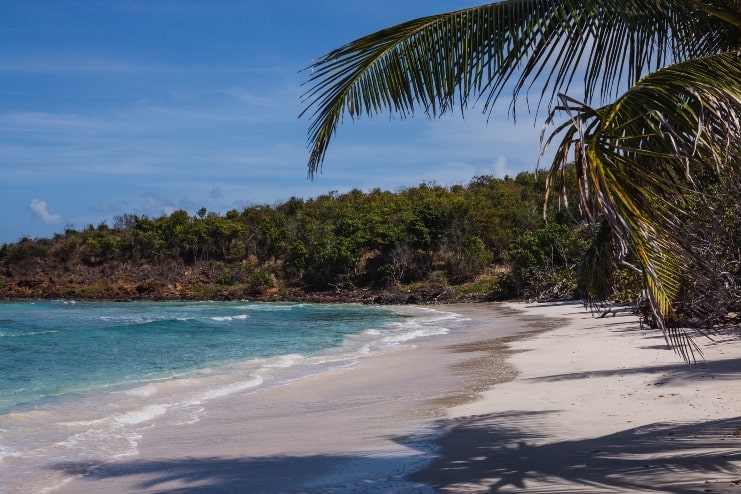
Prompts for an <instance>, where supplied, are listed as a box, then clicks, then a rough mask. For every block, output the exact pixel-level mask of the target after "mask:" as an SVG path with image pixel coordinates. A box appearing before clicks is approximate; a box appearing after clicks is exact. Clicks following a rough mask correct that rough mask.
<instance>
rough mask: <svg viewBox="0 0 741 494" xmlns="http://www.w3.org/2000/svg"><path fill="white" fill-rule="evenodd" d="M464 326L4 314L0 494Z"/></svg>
mask: <svg viewBox="0 0 741 494" xmlns="http://www.w3.org/2000/svg"><path fill="white" fill-rule="evenodd" d="M460 319H461V318H460V316H458V315H456V314H453V313H450V312H442V311H437V310H433V309H428V308H422V307H404V308H385V307H377V306H362V305H312V304H287V303H286V304H281V303H251V302H246V301H242V302H73V301H44V302H41V301H39V302H6V303H0V486H4V487H3V488H2V489H3V492H49V491H51V490H53V488H54V487H55V486H57V485H60V484H61V483H63V482H65V481H66V480H67V479H65V478H64V477H63V476H61V474H60V470H59V469H57V470H53V469H49V468H41V465H49V464H58V465H63V464H65V463H67V464H72V463H75V464H82V463H84V462H90V460H91V458H95V459H96V461H110V460H114V459H117V458H122V457H127V456H131V457H135V456H136V454H137V443H138V441H139V440H140V439H141V437H142V436H143V435H144V434H146V431H147V429H148V428H150V427H153V426H154V424H155V423H157V422H164V423H166V424H168V425H176V426H177V425H181V424H182V425H184V424H192V423H195V422H198V421H199V419H200V417H201V416H202V414H203V413H205V411H206V410H207V407H208V406H209V405H210V404H212V403H215V402H216V401H217V400H218V399H220V398H223V397H227V396H230V395H235V394H244V393H256V392H259V391H260V390H262V389H266V388H269V387H274V386H280V385H282V384H285V383H288V382H291V381H293V380H295V379H300V378H303V377H306V376H311V375H315V374H320V373H324V372H328V371H331V370H333V369H338V368H342V367H348V366H353V365H355V364H356V363H357V362H358V360H359V359H362V358H365V357H367V356H370V355H372V354H374V353H376V352H379V351H382V350H384V349H389V348H392V347H394V346H398V345H401V344H407V343H408V342H411V341H413V340H414V339H416V338H422V337H430V336H435V335H440V334H446V333H448V332H449V330H450V328H451V327H452V326H454V325H455V324H456V320H460ZM96 466H97V465H96V464H95V462H92V463H90V464H89V468H90V469H94V468H96ZM80 473H84V472H80Z"/></svg>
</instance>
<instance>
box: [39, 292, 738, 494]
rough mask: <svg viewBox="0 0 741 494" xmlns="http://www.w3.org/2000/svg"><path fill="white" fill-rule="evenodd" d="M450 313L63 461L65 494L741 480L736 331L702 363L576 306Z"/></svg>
mask: <svg viewBox="0 0 741 494" xmlns="http://www.w3.org/2000/svg"><path fill="white" fill-rule="evenodd" d="M515 309H516V310H515ZM440 310H445V311H452V312H457V313H459V314H463V315H464V316H466V317H469V318H471V319H472V320H473V321H472V322H469V323H467V325H466V328H465V329H464V330H461V331H458V330H455V331H452V332H451V333H450V334H448V335H444V336H436V337H430V338H426V339H421V340H414V341H413V342H411V344H410V345H408V346H406V347H403V348H399V349H396V350H394V351H389V352H386V353H381V354H377V355H374V356H372V357H370V358H367V359H365V360H362V361H361V362H360V363H359V364H358V365H357V366H355V367H353V368H349V369H341V370H336V371H332V372H329V373H326V374H322V375H317V376H312V377H307V378H304V379H300V380H298V381H294V382H292V383H289V384H285V385H282V386H279V387H276V388H273V389H267V390H264V391H260V392H257V393H252V394H243V395H232V396H229V397H226V398H224V399H222V400H215V401H213V402H211V403H210V404H209V408H208V410H207V411H206V412H205V414H204V415H203V416H202V418H201V420H200V421H199V422H197V423H193V424H185V425H177V426H173V425H168V424H167V423H165V422H163V423H155V424H153V426H152V428H151V429H150V430H149V431H147V432H146V433H145V434H144V435H143V436H142V438H141V439H140V441H139V444H138V450H139V453H138V455H137V456H135V457H125V458H121V459H119V460H117V461H114V462H112V463H108V464H106V465H104V466H102V467H96V468H94V469H91V468H90V465H93V464H98V463H99V462H100V459H95V458H91V461H90V462H89V463H85V462H82V463H75V464H55V465H50V468H54V469H57V470H59V471H62V472H64V473H66V474H71V475H75V476H77V478H75V479H74V480H72V481H70V482H68V483H67V484H65V485H64V486H63V487H61V488H60V489H58V490H56V491H55V492H59V493H63V494H68V493H93V492H95V493H97V492H106V493H130V492H144V493H154V492H158V493H161V492H170V493H175V492H177V493H212V492H213V493H219V492H223V493H238V492H239V493H242V492H248V493H260V492H264V493H279V492H286V493H293V492H296V493H299V492H311V493H319V492H332V493H340V492H342V493H350V492H353V493H364V492H367V493H371V492H420V493H424V492H528V493H530V492H549V493H552V492H626V493H627V492H671V493H685V492H687V493H689V492H741V485H739V484H741V417H740V416H741V380H739V377H741V341H739V339H738V338H737V337H735V338H734V337H733V336H732V335H730V334H728V335H722V336H720V337H719V338H718V339H717V340H716V342H715V343H711V344H708V343H707V342H705V341H701V344H702V345H703V348H704V349H705V353H706V358H707V363H706V364H705V365H702V366H695V367H689V366H687V365H686V364H685V363H684V362H683V361H682V360H681V359H680V358H679V356H678V355H676V354H675V353H674V352H672V351H671V350H668V349H666V347H665V345H664V342H663V339H662V337H661V335H660V333H658V332H656V331H641V330H640V329H639V327H638V323H637V320H636V319H635V318H634V317H628V316H619V317H614V318H604V319H596V318H593V317H592V316H591V315H590V314H589V313H588V312H585V311H584V309H583V308H582V307H581V306H580V305H579V304H574V303H567V304H542V305H541V304H538V305H526V304H504V305H502V304H475V305H474V304H472V305H461V306H441V307H440ZM553 328H556V329H553ZM546 330H547V331H546ZM736 334H738V333H736ZM737 481H738V482H737Z"/></svg>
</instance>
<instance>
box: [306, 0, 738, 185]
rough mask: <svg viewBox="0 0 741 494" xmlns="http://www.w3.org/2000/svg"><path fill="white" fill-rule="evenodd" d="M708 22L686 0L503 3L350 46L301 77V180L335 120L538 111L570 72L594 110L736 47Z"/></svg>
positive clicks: (319, 156) (313, 167)
mask: <svg viewBox="0 0 741 494" xmlns="http://www.w3.org/2000/svg"><path fill="white" fill-rule="evenodd" d="M719 22H723V21H721V20H719V19H718V18H717V17H715V16H713V15H711V14H709V13H707V12H704V11H702V10H698V9H697V8H696V7H695V6H694V3H693V2H692V0H640V1H639V0H604V1H600V2H595V1H593V0H560V1H555V0H506V1H503V2H500V3H494V4H488V5H482V6H479V7H475V8H470V9H464V10H459V11H455V12H450V13H446V14H440V15H434V16H429V17H423V18H420V19H416V20H412V21H409V22H406V23H403V24H399V25H397V26H394V27H391V28H388V29H385V30H382V31H379V32H377V33H374V34H371V35H369V36H366V37H363V38H360V39H358V40H356V41H353V42H351V43H349V44H347V45H345V46H343V47H341V48H339V49H337V50H334V51H332V52H331V53H329V54H327V55H325V56H324V57H322V58H320V59H319V60H318V61H317V62H316V63H314V64H313V65H311V67H310V69H311V75H310V76H309V79H308V81H307V85H308V86H309V87H308V89H307V91H306V92H305V94H304V96H303V99H304V102H305V103H306V105H307V106H306V108H305V110H304V111H303V112H302V113H301V116H304V115H308V116H309V117H310V119H311V124H310V127H309V142H310V147H311V154H310V158H309V163H308V165H309V174H310V175H313V174H314V173H316V172H317V171H318V169H319V167H320V166H321V163H322V162H323V160H324V157H325V154H326V151H327V147H328V145H329V142H330V140H331V138H332V137H333V135H334V134H335V132H336V130H337V126H338V124H339V123H340V122H341V121H342V119H343V117H344V116H345V115H347V116H349V117H350V118H353V119H354V118H358V117H360V116H362V115H367V116H371V115H374V114H377V113H381V112H385V111H390V112H396V113H398V114H399V115H401V116H402V117H403V116H408V115H410V114H412V113H414V112H415V110H417V109H418V108H420V109H422V110H423V111H424V112H426V113H427V114H428V115H430V116H434V115H439V114H442V113H444V112H446V111H449V110H450V109H451V108H453V107H456V106H459V107H460V108H461V109H463V108H466V107H467V106H468V105H469V104H472V103H473V102H474V101H476V100H479V99H481V100H483V101H484V111H487V110H490V109H491V105H492V104H493V103H494V102H495V101H497V100H498V99H499V98H500V96H501V95H502V92H503V91H504V90H505V88H508V87H511V90H512V106H511V111H512V114H513V116H515V112H516V101H517V99H518V96H520V93H521V92H522V91H523V89H524V90H526V91H528V90H529V89H531V88H533V87H534V86H535V84H539V85H540V91H539V95H538V99H539V101H543V100H545V101H547V102H550V101H551V100H552V99H553V98H554V97H555V95H556V94H557V93H558V92H565V91H566V90H568V88H569V87H570V85H572V83H573V81H574V79H575V77H576V76H577V75H579V74H580V73H582V72H583V84H584V94H583V98H582V99H583V101H585V102H590V101H591V100H592V99H593V98H594V97H595V96H596V97H597V98H598V99H600V101H604V98H606V97H610V96H614V95H616V94H617V92H618V91H619V90H621V88H622V90H624V88H625V87H628V86H629V85H630V84H633V83H634V82H635V81H636V80H638V79H639V78H640V77H641V76H642V75H643V74H645V73H647V72H649V71H651V70H655V69H657V68H659V67H661V66H662V65H664V64H665V62H666V61H667V60H668V59H669V58H672V57H673V58H674V59H675V60H682V59H685V58H687V57H690V56H692V57H694V56H698V55H707V54H711V53H718V52H719V51H728V50H729V49H731V48H730V47H728V46H726V45H728V44H729V43H734V42H735V45H736V46H737V45H738V39H737V38H736V39H735V41H729V39H727V37H723V36H722V33H724V32H725V31H724V30H723V29H718V23H719ZM731 39H732V38H731ZM687 40H692V42H688V41H687ZM508 84H509V85H508ZM626 84H627V85H628V86H626Z"/></svg>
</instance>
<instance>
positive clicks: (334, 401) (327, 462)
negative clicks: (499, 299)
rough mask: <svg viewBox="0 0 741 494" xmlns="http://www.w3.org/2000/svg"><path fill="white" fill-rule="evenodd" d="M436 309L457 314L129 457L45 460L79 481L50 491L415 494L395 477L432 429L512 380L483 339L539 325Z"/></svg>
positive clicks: (243, 401) (155, 430) (418, 462)
mask: <svg viewBox="0 0 741 494" xmlns="http://www.w3.org/2000/svg"><path fill="white" fill-rule="evenodd" d="M397 309H398V310H399V311H400V313H402V314H403V313H405V312H406V311H408V309H407V308H406V306H401V307H398V308H397ZM435 310H437V311H439V312H454V313H456V314H460V315H462V316H463V317H453V318H445V319H444V320H445V321H448V323H449V324H450V325H451V326H450V328H451V329H450V332H449V333H448V334H440V335H435V336H429V337H424V338H420V339H414V340H411V341H409V342H408V343H405V344H402V345H401V346H399V347H397V348H395V349H392V350H386V351H381V352H379V353H375V354H373V355H371V356H369V357H367V358H363V359H361V360H359V361H358V363H357V364H356V365H354V366H353V367H349V368H339V369H334V370H331V371H329V372H325V373H322V374H318V375H311V376H307V377H303V378H300V379H297V380H295V381H292V382H289V383H286V384H283V385H280V386H276V387H272V388H268V389H263V390H261V391H259V392H256V393H244V394H237V395H232V396H228V397H225V398H223V399H220V400H214V401H213V402H210V403H209V405H208V409H207V410H206V411H205V412H204V413H202V414H201V417H200V420H199V421H198V422H197V423H194V424H190V425H182V424H180V425H171V424H168V423H167V420H166V419H165V420H156V421H154V422H153V427H151V428H150V429H149V430H148V431H147V432H146V433H145V434H144V435H143V437H142V438H140V439H139V440H138V445H137V446H138V455H137V456H131V457H124V458H120V459H119V460H115V461H113V462H111V463H108V464H105V465H103V466H100V467H98V466H96V465H98V464H100V463H101V462H99V461H95V459H93V458H91V461H90V462H84V461H83V462H76V463H72V464H70V463H67V464H64V463H58V464H52V465H50V468H53V469H56V470H58V471H61V472H64V473H66V474H67V475H72V476H77V477H79V478H77V479H75V480H72V481H71V482H69V483H68V484H66V485H64V486H62V488H60V489H58V490H55V491H53V492H60V493H72V492H74V493H84V492H91V493H92V492H101V491H105V492H114V493H115V492H163V491H176V492H245V489H247V491H248V492H324V491H326V489H334V490H336V489H339V491H337V492H343V491H345V490H346V491H348V492H350V491H353V492H357V490H358V489H359V488H362V489H365V490H362V489H361V490H360V492H378V490H377V489H384V490H385V491H387V492H407V491H409V489H412V490H413V491H414V492H424V486H422V485H421V484H419V483H413V484H410V483H409V482H407V481H405V480H404V479H403V476H404V475H405V474H408V473H411V472H413V471H416V470H418V469H419V468H420V467H421V466H423V464H424V463H426V462H428V461H429V460H430V458H431V457H432V456H431V454H430V452H429V451H426V449H427V446H429V441H428V439H429V435H430V434H437V433H438V432H437V431H435V430H434V421H435V420H438V419H439V418H441V417H443V416H444V412H445V409H446V408H448V407H450V406H453V405H457V404H461V403H465V402H467V401H470V400H471V399H473V398H475V397H476V396H477V395H478V394H479V393H480V391H482V390H483V389H486V388H488V387H490V386H491V385H493V384H494V383H495V382H501V381H504V380H506V379H509V378H511V374H512V373H511V369H509V367H508V366H506V365H505V364H504V357H503V352H502V350H503V348H504V347H503V345H502V344H495V343H494V342H493V338H495V337H497V336H502V337H514V336H513V335H516V334H517V333H522V332H525V331H532V330H533V329H540V326H542V325H543V324H546V323H547V322H546V321H541V319H542V318H529V317H525V318H520V317H519V315H518V317H517V319H515V318H513V317H512V316H513V314H515V312H514V311H511V310H509V309H505V308H501V307H499V308H497V307H480V308H479V307H477V308H471V307H469V306H468V305H465V306H446V308H445V309H444V310H441V308H436V309H435ZM471 316H475V317H471ZM474 319H475V320H474ZM446 324H447V323H446ZM492 326H494V327H495V328H500V329H498V330H496V329H495V331H492ZM479 342H481V344H479ZM492 366H497V368H498V369H500V370H501V372H493V371H494V370H495V369H493V368H492ZM163 418H164V417H163ZM276 468H279V469H280V471H281V473H280V475H277V474H276V472H275V469H276ZM369 474H372V475H371V476H370V477H369V476H368V475H369ZM370 482H372V485H371V484H370ZM206 486H208V488H206ZM245 486H249V487H248V488H247V487H245ZM194 489H195V490H194ZM198 489H203V490H202V491H199V490H198ZM420 489H422V490H420ZM382 492H383V490H382ZM429 492H432V490H429Z"/></svg>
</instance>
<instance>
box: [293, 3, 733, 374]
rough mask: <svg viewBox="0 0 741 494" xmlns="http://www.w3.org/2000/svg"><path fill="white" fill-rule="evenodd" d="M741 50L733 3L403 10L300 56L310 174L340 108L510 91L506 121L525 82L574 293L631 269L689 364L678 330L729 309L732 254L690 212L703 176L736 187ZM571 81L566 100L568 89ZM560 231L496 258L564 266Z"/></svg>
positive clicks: (599, 289)
mask: <svg viewBox="0 0 741 494" xmlns="http://www.w3.org/2000/svg"><path fill="white" fill-rule="evenodd" d="M740 53H741V9H740V8H739V2H738V0H644V1H641V2H635V1H630V0H602V1H594V0H559V1H554V0H505V1H502V2H499V3H493V4H487V5H481V6H479V7H473V8H468V9H464V10H459V11H455V12H450V13H444V14H439V15H433V16H428V17H423V18H420V19H415V20H411V21H408V22H405V23H402V24H399V25H396V26H392V27H390V28H387V29H384V30H382V31H378V32H376V33H373V34H370V35H367V36H365V37H363V38H360V39H358V40H355V41H353V42H350V43H347V44H345V45H343V46H341V47H340V48H338V49H336V50H334V51H332V52H330V53H329V54H327V55H325V56H324V57H321V58H319V59H318V60H317V61H316V62H315V63H314V64H313V65H312V66H311V74H310V76H309V80H308V85H309V87H308V89H307V91H306V93H305V101H306V103H307V108H306V110H305V111H304V113H305V114H307V115H309V117H310V118H311V122H310V125H309V144H310V147H311V152H310V156H309V161H308V167H309V172H310V173H315V172H317V170H318V169H319V168H320V166H321V164H322V161H323V160H324V156H325V153H326V152H327V147H328V145H329V142H330V140H331V138H332V137H333V136H334V134H335V132H336V131H337V128H338V125H339V123H340V122H341V121H342V119H343V118H344V117H345V116H349V117H350V118H353V119H356V118H360V117H361V116H363V115H373V114H377V113H382V112H386V111H388V112H394V113H397V114H399V115H400V116H402V117H405V116H408V115H412V114H413V113H414V111H415V110H422V111H424V113H425V114H426V115H429V116H437V115H440V114H443V113H446V112H448V111H456V110H458V111H461V112H463V111H464V110H465V109H467V108H468V106H469V104H472V103H473V102H479V103H480V105H481V106H482V107H483V111H484V112H485V113H486V112H490V111H491V107H492V105H493V104H494V103H495V102H497V101H498V100H499V99H500V98H502V96H504V94H503V93H504V92H509V91H511V104H510V110H511V112H512V115H513V116H514V114H515V111H516V110H517V109H518V103H519V102H520V101H521V100H522V98H521V96H522V94H521V93H522V91H523V90H525V92H526V93H527V92H529V90H531V89H533V90H535V91H537V90H538V89H539V93H540V94H539V95H537V96H536V97H535V98H530V101H531V102H533V103H535V105H537V107H538V108H541V105H542V108H543V109H545V110H546V112H547V113H548V122H549V123H554V122H556V121H557V120H558V119H561V123H560V124H555V127H552V129H553V130H552V133H551V134H550V136H548V137H547V139H546V141H545V145H546V146H548V145H549V144H553V145H555V146H556V153H555V158H554V161H553V163H552V164H551V166H550V172H549V179H548V186H547V192H546V194H549V193H550V194H553V195H556V194H558V193H559V192H560V193H561V195H565V194H566V193H574V191H576V197H577V200H578V202H579V204H580V208H579V211H580V213H581V216H580V217H579V218H577V220H578V221H580V222H583V223H584V225H585V229H586V231H587V232H588V237H589V239H590V240H591V246H589V247H588V248H587V249H585V254H586V256H585V258H584V260H583V261H582V262H580V265H579V270H578V273H579V279H578V281H577V286H578V289H579V290H580V293H581V295H582V296H583V297H585V298H586V299H587V300H590V301H597V302H599V301H603V300H607V299H609V298H611V297H614V296H615V293H616V290H622V289H623V284H624V283H625V277H624V276H622V274H621V273H620V271H621V269H622V268H625V267H628V266H633V267H634V270H635V271H636V272H637V273H638V274H640V277H641V280H642V284H643V285H644V286H645V288H646V300H647V312H649V313H651V314H652V316H653V317H652V318H653V321H654V322H655V323H656V324H657V325H658V326H660V327H661V328H662V329H663V330H664V332H665V335H666V336H667V338H668V340H669V341H670V342H672V343H674V344H675V345H676V348H677V349H678V350H679V351H680V352H681V353H682V355H683V356H684V357H685V358H686V359H688V360H689V359H690V358H692V357H693V355H692V352H693V351H694V349H696V346H694V344H693V342H692V340H691V339H690V338H688V336H687V334H686V333H685V331H683V330H682V329H681V326H683V325H696V324H700V323H702V324H708V323H713V321H717V320H719V319H721V318H722V317H724V313H726V312H727V311H728V310H729V309H730V310H734V311H737V309H738V308H739V306H741V293H740V292H739V290H738V288H737V286H738V283H736V281H737V279H738V278H735V279H733V280H730V279H729V276H732V275H730V274H728V273H734V272H737V271H734V270H735V269H736V268H734V266H736V265H737V264H738V256H736V257H735V258H734V257H733V256H732V255H731V256H729V257H726V256H727V255H728V252H729V251H728V249H727V248H726V247H728V244H723V245H718V244H716V243H713V244H711V243H708V242H707V241H705V240H704V239H703V238H701V237H696V236H694V232H695V231H696V230H697V231H699V230H702V227H701V226H700V224H699V223H697V221H696V219H697V217H698V215H699V217H702V218H708V219H709V218H710V217H711V216H714V214H713V211H717V210H715V209H713V207H714V200H713V199H712V194H715V193H718V189H717V187H718V186H723V185H725V186H728V185H729V184H730V186H731V187H735V189H734V190H732V191H731V192H730V194H728V195H727V196H726V200H727V198H728V197H731V196H735V197H736V198H738V196H739V189H738V187H737V186H738V184H739V181H738V180H737V175H738V174H739V173H741V119H740V118H739V115H741V83H740V82H739V81H741V56H740ZM574 82H577V83H578V84H572V83H574ZM577 85H580V86H581V89H580V94H571V95H568V94H567V92H568V91H569V90H570V89H572V88H573V87H574V86H577ZM606 101H611V102H610V103H608V104H605V102H606ZM736 201H737V199H736ZM731 206H732V205H731ZM736 218H737V217H736ZM728 221H730V222H731V223H733V221H734V220H728ZM735 221H736V223H738V220H737V219H736V220H735ZM722 223H723V226H724V227H725V226H727V223H725V222H722ZM698 229H699V230H698ZM731 230H733V229H731ZM723 231H725V232H727V231H728V229H725V228H724V229H723ZM706 233H710V232H706ZM564 235H566V234H565V233H564V232H561V231H558V229H555V230H550V231H544V232H539V233H533V234H532V235H531V236H530V237H528V238H525V239H523V240H522V241H521V244H520V245H519V246H517V247H516V248H515V250H514V251H512V252H510V253H511V254H514V255H516V256H519V258H520V259H521V262H523V263H527V264H528V265H531V266H535V265H542V264H543V263H544V262H545V263H552V265H553V267H554V270H555V271H557V270H558V268H557V266H558V265H563V266H567V265H568V263H569V262H570V261H569V257H570V253H569V252H568V251H567V250H565V249H564V247H563V245H562V242H563V241H564V239H565V238H564ZM731 236H733V235H731ZM482 238H483V237H482ZM713 238H714V239H715V241H717V242H725V241H729V239H730V237H728V236H713ZM553 242H555V244H552V243H553ZM485 243H486V242H485ZM549 243H551V245H553V249H554V250H553V251H552V252H550V253H549V252H548V249H547V245H548V244H549ZM731 250H732V249H731ZM719 252H725V254H724V255H722V258H721V259H718V258H713V256H709V254H717V253H719ZM708 261H711V262H708ZM562 263H563V264H562ZM555 271H553V272H555ZM522 276H525V277H527V278H529V279H530V284H532V285H533V286H535V287H536V290H539V289H541V288H542V287H541V286H540V285H541V280H540V279H538V280H535V279H533V278H532V276H531V274H530V273H524V272H523V273H518V272H517V271H513V273H512V277H511V279H512V282H513V283H514V285H515V286H518V287H519V286H521V285H522V283H523V280H522ZM556 278H561V275H560V274H558V275H557V276H556ZM542 281H543V282H545V283H547V284H552V283H553V282H554V280H552V279H551V280H549V279H545V280H542ZM563 286H564V288H566V289H570V287H569V286H568V285H567V284H564V285H563ZM690 313H692V314H695V315H697V316H698V317H695V318H694V319H693V317H688V315H689V314H690Z"/></svg>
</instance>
